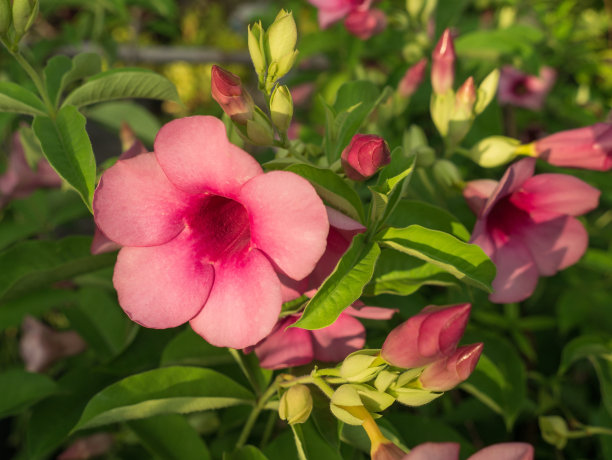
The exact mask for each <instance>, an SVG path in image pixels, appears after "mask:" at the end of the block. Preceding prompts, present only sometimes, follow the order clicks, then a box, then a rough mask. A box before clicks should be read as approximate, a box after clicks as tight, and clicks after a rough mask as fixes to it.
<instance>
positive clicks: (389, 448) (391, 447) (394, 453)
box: [372, 441, 407, 460]
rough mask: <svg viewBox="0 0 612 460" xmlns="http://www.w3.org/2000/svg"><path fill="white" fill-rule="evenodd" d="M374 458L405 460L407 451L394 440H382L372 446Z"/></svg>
mask: <svg viewBox="0 0 612 460" xmlns="http://www.w3.org/2000/svg"><path fill="white" fill-rule="evenodd" d="M372 447H373V449H372V460H404V458H405V457H406V455H407V454H406V452H404V451H403V450H402V449H400V448H399V447H398V446H396V445H395V444H393V443H392V442H390V441H389V442H381V443H379V444H378V445H377V446H376V447H374V446H372Z"/></svg>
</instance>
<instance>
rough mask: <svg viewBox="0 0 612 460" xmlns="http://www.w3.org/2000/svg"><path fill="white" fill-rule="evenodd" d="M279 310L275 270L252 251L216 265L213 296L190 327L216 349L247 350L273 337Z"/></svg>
mask: <svg viewBox="0 0 612 460" xmlns="http://www.w3.org/2000/svg"><path fill="white" fill-rule="evenodd" d="M254 280H256V281H254ZM280 309H281V289H280V282H279V280H278V277H277V276H276V273H275V271H274V268H273V267H272V264H271V263H270V261H269V260H268V259H267V257H266V256H265V255H264V254H262V253H261V251H259V250H257V249H252V250H250V251H248V252H247V253H240V254H234V255H232V256H230V257H226V258H224V259H221V260H219V261H218V262H217V263H216V264H215V280H214V284H213V288H212V290H211V292H210V296H209V297H208V300H207V301H206V305H205V306H204V308H203V309H202V311H201V312H200V313H199V314H198V315H197V316H196V317H195V318H193V319H192V320H191V327H192V328H193V330H194V331H196V332H197V333H198V334H200V335H201V336H202V337H203V338H204V339H205V340H206V341H207V342H209V343H211V344H212V345H215V346H217V347H231V348H245V347H247V346H250V345H253V344H255V343H257V342H259V341H260V340H261V339H263V338H264V337H265V336H266V335H268V334H269V333H270V331H271V330H272V328H273V327H274V324H275V323H276V320H277V318H278V314H279V313H280Z"/></svg>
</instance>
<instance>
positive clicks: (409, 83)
mask: <svg viewBox="0 0 612 460" xmlns="http://www.w3.org/2000/svg"><path fill="white" fill-rule="evenodd" d="M426 67H427V58H423V59H421V60H420V61H419V62H417V63H416V64H414V65H413V66H412V67H410V68H409V69H408V70H407V71H406V74H405V75H404V77H403V78H402V80H401V81H400V83H399V86H398V87H397V91H398V92H399V94H400V96H402V97H406V98H407V97H410V96H412V95H413V94H414V92H415V91H416V90H417V88H418V87H419V85H420V84H421V82H422V81H423V77H424V76H425V68H426Z"/></svg>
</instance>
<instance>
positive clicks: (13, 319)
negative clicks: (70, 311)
mask: <svg viewBox="0 0 612 460" xmlns="http://www.w3.org/2000/svg"><path fill="white" fill-rule="evenodd" d="M75 301H76V294H75V293H74V291H69V290H64V289H51V288H48V289H39V290H34V291H31V292H26V293H24V294H22V295H20V296H19V297H17V298H15V299H12V300H8V301H7V300H3V301H2V303H1V305H0V331H2V330H4V329H7V328H9V327H15V328H18V327H19V326H20V325H21V323H22V322H23V319H24V318H25V317H26V315H30V316H40V315H42V314H43V313H46V312H47V311H49V310H51V309H52V308H63V307H67V306H68V305H72V304H74V303H75Z"/></svg>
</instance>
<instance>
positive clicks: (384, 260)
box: [364, 249, 457, 295]
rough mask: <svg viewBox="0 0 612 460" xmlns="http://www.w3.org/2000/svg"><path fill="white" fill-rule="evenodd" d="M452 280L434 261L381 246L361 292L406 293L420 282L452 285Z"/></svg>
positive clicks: (417, 286)
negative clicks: (373, 267)
mask: <svg viewBox="0 0 612 460" xmlns="http://www.w3.org/2000/svg"><path fill="white" fill-rule="evenodd" d="M456 282H457V279H456V278H455V277H454V276H452V275H450V274H449V273H447V272H446V270H444V269H442V268H440V267H438V266H437V265H434V264H431V263H428V262H425V261H423V260H420V259H417V258H415V257H412V256H409V255H407V254H404V253H401V252H398V251H394V250H391V249H383V250H382V251H381V253H380V257H379V258H378V262H376V269H375V270H374V276H372V280H371V281H370V283H368V285H367V286H366V287H365V289H364V294H366V295H379V294H395V295H410V294H412V293H413V292H416V291H418V290H419V288H421V286H424V285H431V286H452V285H455V284H456Z"/></svg>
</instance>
